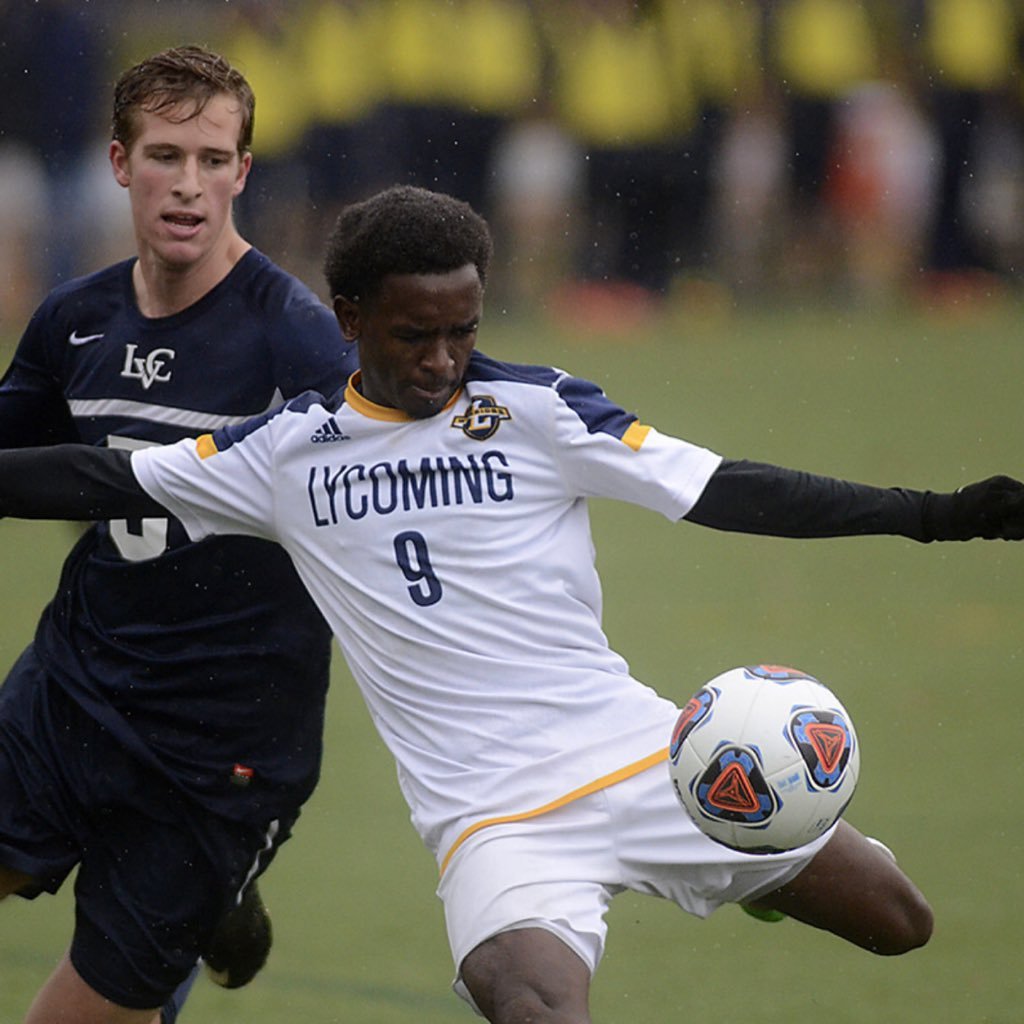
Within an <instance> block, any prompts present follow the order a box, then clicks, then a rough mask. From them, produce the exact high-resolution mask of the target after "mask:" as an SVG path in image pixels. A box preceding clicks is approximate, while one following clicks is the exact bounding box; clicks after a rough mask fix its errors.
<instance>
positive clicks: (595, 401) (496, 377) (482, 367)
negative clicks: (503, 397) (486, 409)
mask: <svg viewBox="0 0 1024 1024" xmlns="http://www.w3.org/2000/svg"><path fill="white" fill-rule="evenodd" d="M466 383H467V384H469V385H472V384H474V383H476V384H488V383H489V384H492V385H493V387H494V389H495V390H496V391H500V390H502V388H503V386H504V385H506V384H508V385H512V387H513V389H514V390H515V391H516V392H517V393H518V396H520V397H532V398H535V399H536V400H537V401H540V402H545V403H547V405H548V408H549V409H553V411H555V413H556V414H564V415H565V416H566V417H567V419H566V422H567V423H569V424H579V425H582V426H583V427H585V428H586V430H587V431H588V432H589V433H606V434H611V435H612V436H614V437H617V438H621V437H622V436H623V435H624V433H625V432H626V430H628V429H629V427H630V426H631V424H632V423H633V422H634V421H635V420H636V418H637V417H636V416H635V415H634V414H633V413H630V412H626V411H625V410H624V409H622V408H621V407H620V406H619V405H617V404H616V403H615V402H614V401H612V400H611V399H609V398H608V396H607V395H605V393H604V390H603V389H602V388H601V387H600V385H598V384H595V383H594V382H593V381H591V380H587V379H586V378H584V377H577V376H574V375H573V374H572V373H569V372H568V371H566V370H562V369H559V368H558V367H557V366H537V365H530V364H525V363H508V362H503V361H501V360H497V359H493V358H491V357H490V356H487V355H485V354H484V353H482V352H474V353H473V356H472V358H471V359H470V362H469V367H468V369H467V373H466Z"/></svg>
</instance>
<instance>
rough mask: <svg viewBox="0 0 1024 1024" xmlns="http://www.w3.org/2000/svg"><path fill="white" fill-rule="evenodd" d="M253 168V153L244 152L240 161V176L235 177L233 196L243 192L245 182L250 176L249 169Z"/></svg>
mask: <svg viewBox="0 0 1024 1024" xmlns="http://www.w3.org/2000/svg"><path fill="white" fill-rule="evenodd" d="M251 168H252V153H249V152H246V153H243V154H242V158H241V159H240V160H239V161H238V177H237V178H235V187H234V189H233V190H232V192H231V198H232V199H234V198H235V196H239V195H241V194H242V190H243V189H244V188H245V183H246V181H247V180H248V178H249V170H250V169H251Z"/></svg>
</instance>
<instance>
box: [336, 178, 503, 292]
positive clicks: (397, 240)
mask: <svg viewBox="0 0 1024 1024" xmlns="http://www.w3.org/2000/svg"><path fill="white" fill-rule="evenodd" d="M492 251H493V243H492V240H491V232H490V228H489V227H488V226H487V221H485V220H484V218H483V217H481V216H480V214H478V213H477V212H476V211H475V210H474V209H473V208H472V207H471V206H470V205H469V204H468V203H464V202H463V201H462V200H460V199H456V198H455V197H454V196H450V195H446V194H445V193H443V192H431V191H430V190H429V189H425V188H417V187H415V186H412V185H395V186H393V187H392V188H388V189H385V190H384V191H383V192H378V193H377V194H376V195H373V196H370V198H369V199H364V200H363V201H362V202H358V203H352V204H351V205H350V206H347V207H345V208H344V209H343V210H342V211H341V213H340V215H339V216H338V220H337V222H336V224H335V226H334V230H333V231H332V232H331V237H330V239H329V240H328V243H327V255H326V257H325V258H324V276H325V277H326V279H327V286H328V288H329V289H330V294H331V297H332V298H335V297H337V296H342V297H343V298H346V299H350V300H351V301H353V302H358V301H360V300H367V299H371V300H372V299H373V298H374V297H375V296H376V294H377V292H378V291H379V289H380V286H381V282H382V281H383V279H384V278H385V277H387V276H388V275H390V274H447V273H449V272H450V271H452V270H458V269H459V268H460V267H464V266H466V265H468V264H470V263H472V264H473V265H474V266H475V267H476V269H477V273H478V274H479V275H480V283H481V284H486V282H487V268H488V267H489V266H490V262H491V254H492Z"/></svg>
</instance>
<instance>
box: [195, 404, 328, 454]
mask: <svg viewBox="0 0 1024 1024" xmlns="http://www.w3.org/2000/svg"><path fill="white" fill-rule="evenodd" d="M333 411H334V406H333V405H332V404H331V402H330V400H329V399H328V398H325V397H324V396H323V395H322V394H321V393H320V392H319V391H315V390H312V389H311V390H307V391H303V392H302V393H301V394H298V395H296V396H295V397H294V398H289V399H288V400H287V401H286V402H282V403H281V404H280V405H278V406H275V407H274V408H273V409H268V410H267V411H266V412H264V413H261V414H260V415H258V416H252V417H250V418H249V419H247V420H245V421H244V422H242V423H235V424H230V425H228V426H225V427H222V428H221V429H219V430H216V431H214V432H213V434H212V435H210V436H211V438H212V441H213V445H214V450H216V451H217V452H225V451H227V450H228V449H229V448H232V447H234V446H235V445H236V444H239V443H241V442H243V441H245V440H246V439H247V438H249V437H251V436H252V435H254V434H256V433H258V432H260V431H264V430H266V429H268V428H269V427H271V426H274V425H279V424H280V425H284V426H285V428H286V429H287V428H288V427H294V426H295V423H296V422H298V421H302V420H304V419H305V418H307V417H310V416H312V417H316V416H317V415H319V417H320V418H321V419H323V418H324V417H326V416H327V415H329V413H331V412H333ZM299 429H300V431H301V430H302V429H304V428H301V427H300V428H299Z"/></svg>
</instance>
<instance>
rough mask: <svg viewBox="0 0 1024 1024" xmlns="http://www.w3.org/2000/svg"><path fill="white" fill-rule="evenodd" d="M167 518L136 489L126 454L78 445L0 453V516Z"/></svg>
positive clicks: (2, 451) (140, 489)
mask: <svg viewBox="0 0 1024 1024" xmlns="http://www.w3.org/2000/svg"><path fill="white" fill-rule="evenodd" d="M167 514H168V513H167V510H166V509H165V508H164V507H163V506H162V505H159V504H158V503H157V502H156V501H154V500H153V499H152V498H151V497H150V496H149V495H148V494H147V493H146V492H145V491H144V490H143V489H142V488H141V487H140V486H139V483H138V481H137V480H136V479H135V474H134V473H133V472H132V467H131V453H130V452H127V451H123V450H121V449H112V448H97V447H94V446H92V445H84V444H61V445H53V446H52V447H46V448H14V449H3V450H0V516H12V517H15V518H19V519H81V520H93V519H129V518H136V517H140V516H141V517H144V516H166V515H167Z"/></svg>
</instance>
